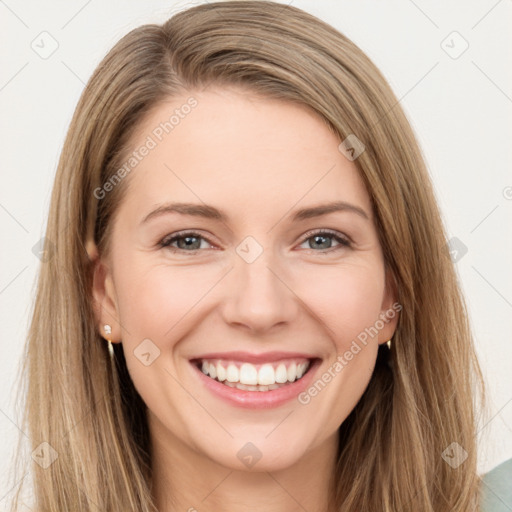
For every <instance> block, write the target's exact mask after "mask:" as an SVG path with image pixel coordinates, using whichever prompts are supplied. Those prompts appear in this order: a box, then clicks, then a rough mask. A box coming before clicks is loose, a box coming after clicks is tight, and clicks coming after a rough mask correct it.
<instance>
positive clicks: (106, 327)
mask: <svg viewBox="0 0 512 512" xmlns="http://www.w3.org/2000/svg"><path fill="white" fill-rule="evenodd" d="M103 330H104V331H105V334H106V335H107V342H108V353H109V355H110V358H111V359H114V347H113V345H112V341H111V340H110V338H109V336H110V335H111V334H112V327H110V325H108V324H105V325H104V326H103Z"/></svg>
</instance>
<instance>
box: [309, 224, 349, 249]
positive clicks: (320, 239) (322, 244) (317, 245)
mask: <svg viewBox="0 0 512 512" xmlns="http://www.w3.org/2000/svg"><path fill="white" fill-rule="evenodd" d="M332 239H334V240H335V241H336V242H337V244H338V245H335V246H334V247H333V246H332ZM311 241H312V242H311ZM308 242H309V244H308V245H309V246H308V247H306V249H323V251H315V252H332V251H336V250H338V249H343V248H345V247H350V246H351V242H350V240H349V239H348V238H347V237H346V236H344V235H342V234H341V233H338V232H337V231H330V230H325V229H324V230H319V231H315V232H309V233H307V234H306V238H305V239H304V241H303V242H302V244H305V243H308ZM302 244H301V245H302Z"/></svg>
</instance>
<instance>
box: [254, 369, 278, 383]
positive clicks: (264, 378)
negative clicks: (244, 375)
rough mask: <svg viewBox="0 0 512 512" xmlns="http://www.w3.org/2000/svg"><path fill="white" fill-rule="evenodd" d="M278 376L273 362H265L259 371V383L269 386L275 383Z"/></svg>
mask: <svg viewBox="0 0 512 512" xmlns="http://www.w3.org/2000/svg"><path fill="white" fill-rule="evenodd" d="M275 383H276V378H275V375H274V368H272V365H271V364H264V365H263V366H262V367H261V368H260V371H259V372H258V384H261V385H262V386H268V385H269V384H275Z"/></svg>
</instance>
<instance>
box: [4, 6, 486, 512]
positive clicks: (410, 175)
mask: <svg viewBox="0 0 512 512" xmlns="http://www.w3.org/2000/svg"><path fill="white" fill-rule="evenodd" d="M210 84H216V85H220V86H222V85H230V86H231V85H235V86H240V87H243V88H245V89H246V90H247V91H248V92H250V93H255V94H260V95H262V96H264V97H268V98H279V99H281V100H285V101H291V102H296V103H298V104H302V105H306V106H309V107H310V108H311V109H312V110H313V111H315V112H316V113H317V114H318V115H319V116H321V117H322V118H323V119H324V120H325V122H326V125H327V126H328V127H329V129H331V130H332V131H333V132H334V133H335V134H337V135H338V136H339V138H340V141H343V140H344V139H345V138H346V137H347V136H349V135H350V134H354V135H356V136H357V138H358V139H359V140H360V141H362V143H363V144H364V145H365V151H364V152H363V153H362V154H361V155H360V156H359V158H357V160H355V164H356V165H357V168H358V170H359V172H360V174H361V177H362V179H363V180H364V182H365V184H366V186H367V190H368V193H369V195H370V197H371V199H372V204H373V208H374V212H375V218H376V222H377V228H378V231H379V236H380V241H381V245H382V248H383V252H384V257H385V264H386V267H387V269H388V270H389V272H390V273H391V274H392V276H393V277H394V279H395V281H396V285H397V290H398V297H397V299H398V302H399V303H400V304H401V305H402V307H403V309H402V311H401V317H400V321H399V324H398V328H397V332H396V334H395V336H394V338H393V343H392V349H391V351H390V352H389V350H388V349H387V347H385V346H384V347H382V348H381V349H380V350H379V356H378V360H377V365H376V368H375V372H374V374H373V376H372V379H371V381H370V384H369V386H368V388H367V390H366V391H365V393H364V395H363V397H362V398H361V400H360V401H359V403H358V404H357V406H356V407H355V409H354V410H353V411H352V413H351V414H350V416H349V417H348V418H347V420H346V421H345V422H344V423H343V424H342V425H341V427H340V429H339V435H340V440H341V442H340V450H339V454H338V456H339V457H338V460H339V464H338V465H337V467H336V470H335V474H334V475H333V488H332V502H333V510H337V511H341V510H343V511H354V512H356V511H357V512H360V511H379V512H381V511H385V512H391V511H407V510H415V511H416V512H427V511H428V512H443V511H446V512H447V511H450V512H453V511H464V512H466V511H468V510H476V507H477V500H478V477H477V470H476V453H477V449H476V441H475V430H476V429H475V410H476V407H475V404H474V403H473V398H474V397H475V396H476V393H475V391H476V390H478V389H481V386H480V385H481V375H480V370H479V367H478V364H477V361H476V358H475V355H474V348H473V342H472V339H471V334H470V328H469V325H468V321H467V315H466V310H465V306H464V302H463V299H462V297H461V293H460V291H459V287H458V284H457V278H456V274H455V271H454V268H453V264H452V262H451V260H450V257H449V253H448V250H447V249H446V237H445V231H444V228H443V225H442V221H441V218H440V214H439V211H438V207H437V204H436V201H435V197H434V194H433V191H432V187H431V183H430V180H429V177H428V173H427V171H426V167H425V163H424V161H423V157H422V155H421V152H420V149H419V147H418V143H417V141H416V139H415V136H414V134H413V132H412V129H411V127H410V125H409V123H408V121H407V119H406V117H405V115H404V113H403V111H402V109H401V108H400V105H399V104H398V100H397V98H396V97H395V95H394V94H393V92H392V91H391V88H390V87H389V85H388V84H387V82H386V80H385V78H384V77H383V76H382V74H381V73H380V72H379V71H378V70H377V68H376V67H375V65H374V64H372V62H371V61H370V60H369V59H368V58H367V57H366V55H365V54H364V53H363V52H362V51H361V50H360V49H359V48H358V47H357V46H356V45H355V44H354V43H352V42H351V41H350V40H349V39H347V38H346V37H345V36H343V35H342V34H340V33H339V32H338V31H336V30H335V29H334V28H332V27H331V26H329V25H328V24H326V23H324V22H322V21H320V20H318V19H317V18H315V17H314V16H312V15H310V14H308V13H306V12H304V11H302V10H300V9H297V8H294V7H292V6H287V5H284V4H278V3H273V2H267V1H227V2H216V3H207V4H204V5H199V6H196V7H193V8H190V9H188V10H186V11H184V12H180V13H178V14H176V15H174V16H173V17H172V18H170V19H169V20H168V21H166V22H165V23H163V24H162V25H156V24H150V25H144V26H141V27H139V28H137V29H135V30H132V31H131V32H130V33H128V34H127V35H126V36H124V37H123V38H122V39H121V40H120V41H119V42H118V43H117V44H116V45H115V47H114V48H113V49H112V50H111V51H110V52H109V53H108V55H107V56H106V57H105V58H104V60H103V61H102V62H101V63H100V65H99V66H98V67H97V69H96V70H95V72H94V74H93V76H92V77H91V79H90V80H89V83H88V84H87V86H86V88H85V90H84V91H83V94H82V96H81V98H80V101H79V103H78V106H77V108H76V111H75V113H74V116H73V119H72V122H71V125H70V127H69V131H68V134H67V137H66V140H65V144H64V148H63V150H62V154H61V157H60V161H59V165H58V170H57V175H56V178H55V184H54V188H53V193H52V198H51V207H50V213H49V219H48V224H47V230H46V240H47V243H48V244H49V245H50V244H52V245H51V249H52V251H53V252H52V253H48V254H52V256H51V257H50V258H49V260H48V261H46V262H45V263H43V264H42V266H41V270H40V275H39V279H38V284H37V296H36V300H35V304H34V310H33V316H32V322H31V325H30V330H29V334H28V341H27V353H26V359H25V364H24V367H23V375H25V380H26V382H27V389H26V408H25V416H24V422H25V423H24V424H25V425H26V428H27V429H28V432H29V435H30V439H31V446H32V449H36V448H37V447H39V448H38V449H42V448H41V443H43V442H47V443H49V445H50V446H51V447H52V449H53V450H55V453H56V454H58V458H57V459H56V460H55V461H54V462H53V463H52V464H50V465H48V467H46V468H43V467H41V465H38V464H35V463H34V464H33V467H32V471H33V483H34V496H35V503H34V506H35V509H36V510H37V511H38V512H46V511H59V512H62V511H68V510H69V511H74V512H78V511H83V512H85V511H87V512H92V511H97V510H108V511H111V512H126V511H127V510H134V511H142V512H149V511H154V510H155V506H154V504H153V501H152V493H151V489H152V487H151V485H152V475H151V447H150V438H149V432H148V426H147V423H146V415H145V413H146V406H145V404H144V403H143V401H142V399H141V398H140V396H139V395H138V393H137V392H136V390H135V388H134V386H133V384H132V382H131V379H130V377H129V374H128V372H127V369H126V364H125V360H124V357H123V354H122V350H119V346H116V349H115V350H116V358H115V361H116V362H115V364H111V363H110V360H109V356H108V353H107V348H106V342H105V340H104V339H103V338H102V337H101V336H100V334H99V332H98V326H97V325H96V320H95V317H94V314H93V304H92V281H91V280H92V262H91V260H90V258H89V256H88V253H87V251H86V247H87V244H88V242H89V241H91V240H92V241H94V243H95V244H96V245H97V247H98V249H99V252H100V254H102V253H105V252H106V251H108V240H109V236H110V235H109V233H110V228H111V226H112V219H113V216H114V214H115V212H116V208H117V206H118V205H119V202H120V201H121V200H122V197H123V191H124V190H125V189H126V183H125V182H127V181H129V178H128V179H127V180H124V181H123V182H122V183H120V184H119V185H117V186H116V187H115V188H114V190H113V191H112V192H110V193H109V194H107V195H106V196H105V197H104V198H102V199H101V200H99V199H98V198H97V197H96V195H95V193H94V191H95V190H97V189H98V187H101V186H102V185H103V184H104V183H106V182H107V181H108V180H109V179H111V178H112V176H113V175H114V173H115V172H116V171H117V170H118V169H119V167H120V165H122V162H123V161H124V159H125V158H126V152H127V148H129V142H130V140H131V139H132V137H133V135H134V133H135V130H136V129H137V128H138V127H139V126H140V125H141V123H142V120H143V119H144V117H145V116H146V115H147V114H148V112H150V110H152V109H153V108H155V106H156V105H157V104H158V103H159V102H161V101H164V100H168V99H169V98H172V97H173V96H175V95H177V94H181V93H183V92H187V91H191V90H194V88H200V87H203V86H207V85H210ZM388 358H389V360H388ZM476 385H479V386H480V387H477V386H476ZM452 443H457V444H458V445H460V449H459V448H457V449H458V450H459V453H467V459H466V460H465V461H464V462H463V463H461V464H460V465H459V466H458V467H456V468H454V467H452V465H450V464H448V463H447V462H445V457H443V453H445V450H446V449H447V448H448V447H450V445H452ZM43 448H46V449H49V448H48V446H47V445H44V446H43ZM452 449H453V446H452ZM460 450H464V451H463V452H460ZM51 453H53V452H51ZM20 490H21V487H20V489H19V490H18V492H17V498H16V499H15V500H13V507H16V506H17V502H18V500H19V493H20ZM14 509H15V508H14Z"/></svg>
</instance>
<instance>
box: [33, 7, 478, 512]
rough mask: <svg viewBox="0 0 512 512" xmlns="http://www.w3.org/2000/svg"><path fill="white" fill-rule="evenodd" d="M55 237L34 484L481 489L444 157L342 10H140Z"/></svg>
mask: <svg viewBox="0 0 512 512" xmlns="http://www.w3.org/2000/svg"><path fill="white" fill-rule="evenodd" d="M46 238H47V240H49V241H51V243H54V244H55V252H54V255H53V257H52V258H51V259H50V260H49V261H48V262H47V263H45V265H44V267H43V268H42V271H41V275H40V279H39V283H38V292H37V300H36V305H35V310H34V315H33V320H32V324H31V329H30V333H29V341H28V359H27V377H28V401H27V410H26V416H27V423H28V429H29V432H30V433H31V439H32V442H33V449H34V452H33V457H32V458H33V459H34V461H35V462H36V463H35V464H34V468H33V471H34V485H35V503H34V509H35V510H41V511H43V510H44V511H46V510H52V511H53V510H59V511H62V510H83V511H92V510H108V511H126V510H137V511H150V510H158V511H160V512H168V511H169V512H170V511H172V512H174V511H177V510H189V511H192V510H210V511H214V510H233V511H236V510H247V509H251V510H252V509H256V510H276V511H285V510H286V511H287V510H297V509H304V510H309V511H329V512H331V511H340V510H343V511H361V510H365V511H382V510H384V511H399V510H401V511H404V510H415V511H416V512H426V511H430V512H433V511H435V512H440V511H454V510H457V511H470V510H471V511H473V510H477V509H478V502H479V488H480V487H479V479H478V476H477V471H476V442H475V434H476V430H475V410H474V408H473V398H472V394H473V388H474V384H475V383H477V384H479V383H480V382H481V380H480V372H479V369H478V364H477V362H476V359H475V354H474V349H473V344H472V339H471V334H470V331H469V327H468V323H467V319H466V313H465V308H464V303H463V300H462V297H461V294H460V291H459V288H458V286H457V282H456V277H455V273H454V270H453V266H452V263H451V260H450V258H449V254H448V251H447V249H446V237H445V232H444V229H443V226H442V223H441V220H440V215H439V211H438V207H437V205H436V202H435V198H434V195H433V192H432V187H431V184H430V181H429V178H428V174H427V172H426V169H425V164H424V162H423V160H422V157H421V153H420V150H419V148H418V144H417V142H416V140H415V137H414V134H413V132H412V130H411V128H410V126H409V124H408V122H407V120H406V118H405V116H404V114H403V112H402V110H401V109H400V106H399V104H398V102H397V99H396V97H395V96H394V94H393V93H392V91H391V89H390V87H389V86H388V84H387V83H386V81H385V79H384V78H383V76H382V75H381V74H380V72H379V71H378V70H377V69H376V68H375V66H374V65H373V64H372V63H371V62H370V61H369V59H368V58H367V57H366V56H365V55H364V54H363V52H362V51H361V50H360V49H359V48H357V47H356V46H355V45H354V44H353V43H352V42H351V41H349V40H348V39H347V38H346V37H344V36H343V35H342V34H340V33H339V32H337V31H336V30H334V29H333V28H332V27H330V26H329V25H327V24H325V23H323V22H321V21H319V20H318V19H316V18H314V17H313V16H311V15H309V14H307V13H305V12H303V11H301V10H299V9H296V8H294V7H291V6H285V5H281V4H275V3H272V2H257V1H254V2H253V1H244V2H238V1H233V2H218V3H208V4H205V5H200V6H197V7H194V8H191V9H188V10H187V11H184V12H181V13H179V14H176V15H175V16H173V17H172V18H171V19H170V20H169V21H167V22H166V23H164V24H163V25H162V26H158V25H146V26H143V27H140V28H138V29H135V30H133V31H132V32H130V33H129V34H128V35H127V36H125V37H124V38H123V39H122V40H121V41H120V42H119V43H118V44H117V45H116V46H115V47H114V48H113V49H112V51H111V52H110V53H109V54H108V55H107V56H106V57H105V59H104V60H103V61H102V62H101V64H100V65H99V66H98V68H97V70H96V71H95V73H94V74H93V76H92V78H91V79H90V81H89V83H88V85H87V87H86V88H85V90H84V93H83V95H82V98H81V99H80V102H79V104H78V106H77V109H76V112H75V115H74V117H73V120H72V123H71V126H70V129H69V133H68V136H67V139H66V142H65V146H64V149H63V152H62V156H61V159H60V162H59V168H58V172H57V177H56V181H55V185H54V191H53V195H52V204H51V211H50V217H49V222H48V227H47V235H46ZM454 361H456V364H454Z"/></svg>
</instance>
